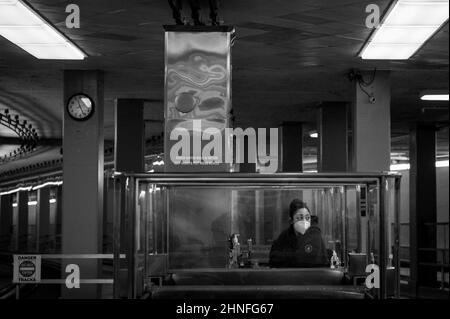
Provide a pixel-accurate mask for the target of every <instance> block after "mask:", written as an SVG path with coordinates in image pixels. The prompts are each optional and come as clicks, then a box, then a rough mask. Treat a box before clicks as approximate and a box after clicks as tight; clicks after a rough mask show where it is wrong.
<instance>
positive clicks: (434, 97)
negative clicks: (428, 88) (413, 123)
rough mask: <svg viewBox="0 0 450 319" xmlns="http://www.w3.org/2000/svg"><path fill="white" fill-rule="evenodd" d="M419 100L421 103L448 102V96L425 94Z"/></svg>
mask: <svg viewBox="0 0 450 319" xmlns="http://www.w3.org/2000/svg"><path fill="white" fill-rule="evenodd" d="M420 99H421V100H422V101H448V94H425V95H422V97H421V98H420Z"/></svg>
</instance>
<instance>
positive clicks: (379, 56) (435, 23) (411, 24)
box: [360, 0, 449, 60]
mask: <svg viewBox="0 0 450 319" xmlns="http://www.w3.org/2000/svg"><path fill="white" fill-rule="evenodd" d="M448 10H449V0H398V1H396V2H394V3H393V5H392V6H391V7H390V9H389V10H388V13H387V14H386V16H385V17H384V19H383V21H382V22H381V23H380V25H379V27H378V28H377V29H376V30H375V32H374V33H373V34H372V36H371V37H370V39H369V40H368V41H367V43H366V44H365V46H364V48H363V49H362V51H361V53H360V56H361V58H362V59H367V60H407V59H409V58H410V57H411V56H413V55H414V54H415V53H416V52H417V51H418V50H419V49H420V48H421V47H422V45H423V44H424V43H425V42H426V41H427V40H428V39H429V38H430V37H432V36H433V35H434V34H435V33H436V31H437V30H439V29H440V28H441V26H442V25H443V24H444V23H446V22H447V20H448V17H449V13H448Z"/></svg>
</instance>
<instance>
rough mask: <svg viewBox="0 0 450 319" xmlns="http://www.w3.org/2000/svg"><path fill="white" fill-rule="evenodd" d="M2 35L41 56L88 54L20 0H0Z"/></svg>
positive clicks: (61, 57)
mask: <svg viewBox="0 0 450 319" xmlns="http://www.w3.org/2000/svg"><path fill="white" fill-rule="evenodd" d="M0 35H1V36H3V37H4V38H6V39H7V40H9V41H11V42H12V43H14V44H16V45H17V46H19V47H20V48H22V49H24V50H25V51H27V52H28V53H30V54H31V55H33V56H35V57H36V58H38V59H52V60H83V59H84V58H85V57H86V54H85V53H84V52H83V51H81V50H80V49H79V48H78V47H77V46H76V45H75V44H73V43H72V42H71V41H70V40H69V39H68V38H66V37H65V36H64V35H63V34H62V33H61V32H59V31H58V30H57V29H56V28H54V27H53V26H52V25H51V24H49V23H48V22H47V21H46V20H45V19H43V18H42V17H41V16H40V15H39V14H38V13H37V12H35V11H34V10H33V9H32V8H30V7H29V6H28V5H26V4H25V3H24V2H22V1H20V0H0Z"/></svg>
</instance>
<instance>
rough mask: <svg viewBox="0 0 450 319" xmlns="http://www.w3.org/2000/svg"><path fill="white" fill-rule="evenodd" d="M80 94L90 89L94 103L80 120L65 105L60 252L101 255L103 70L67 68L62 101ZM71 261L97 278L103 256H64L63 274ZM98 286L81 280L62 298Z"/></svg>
mask: <svg viewBox="0 0 450 319" xmlns="http://www.w3.org/2000/svg"><path fill="white" fill-rule="evenodd" d="M77 93H84V94H87V95H88V96H89V97H90V98H91V99H93V102H94V106H95V108H94V111H93V114H92V115H91V116H90V117H89V118H88V119H86V120H84V121H77V120H74V119H73V118H72V117H70V115H69V114H68V112H67V110H66V108H65V107H64V112H63V113H64V131H63V151H64V162H63V181H64V183H63V210H62V253H63V254H98V253H101V251H102V217H103V176H104V159H103V156H104V147H103V143H104V138H103V118H104V116H103V74H102V73H101V72H100V71H77V70H74V71H72V70H70V71H65V72H64V101H63V105H64V106H65V105H66V104H67V102H68V101H69V99H70V97H71V96H73V95H74V94H77ZM67 264H77V265H78V266H79V268H80V275H81V278H83V279H98V278H99V275H100V272H99V266H100V265H101V260H95V259H94V260H87V259H76V260H69V259H68V260H64V262H63V264H62V265H63V267H62V272H63V276H64V278H65V276H66V275H67V274H66V273H65V268H66V265H67ZM99 288H100V287H99V286H97V285H92V284H90V285H83V284H81V287H80V288H79V289H67V288H66V286H65V285H64V286H63V287H62V297H63V298H98V297H100V295H99Z"/></svg>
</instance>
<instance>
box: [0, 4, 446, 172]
mask: <svg viewBox="0 0 450 319" xmlns="http://www.w3.org/2000/svg"><path fill="white" fill-rule="evenodd" d="M29 3H30V4H31V5H32V6H33V7H34V8H35V9H36V10H37V11H39V12H40V13H41V14H42V15H44V16H45V17H46V18H47V19H48V20H49V21H51V22H52V23H53V24H54V25H55V26H56V27H57V28H59V30H61V31H62V32H63V33H65V34H66V35H67V36H68V37H70V38H71V39H72V40H73V41H75V42H76V43H77V44H78V45H79V46H80V47H81V48H83V49H84V50H85V51H86V52H87V53H88V54H89V58H87V59H86V60H84V61H71V62H67V61H66V62H61V61H43V60H37V59H35V58H34V57H32V56H30V55H29V54H28V53H26V52H24V51H22V50H21V49H20V48H18V47H16V46H15V45H14V44H12V43H10V42H8V41H7V40H5V39H4V38H1V37H0V112H1V110H2V109H5V108H8V109H10V110H11V113H13V114H20V116H21V118H24V119H27V121H28V122H29V123H32V124H33V126H34V127H36V128H37V130H38V133H39V134H40V136H42V137H44V138H53V139H58V138H61V130H62V120H61V119H62V109H63V99H62V70H64V69H101V70H104V71H105V139H107V140H112V139H113V128H114V117H113V102H114V99H116V98H125V97H133V98H145V99H149V100H150V101H153V102H149V103H148V105H147V107H146V117H147V119H149V120H151V121H150V122H149V125H148V129H147V131H148V133H147V134H148V136H149V137H150V136H152V135H156V134H159V132H161V129H162V124H161V122H160V121H161V120H162V118H163V87H164V56H163V53H164V37H163V35H164V33H163V28H162V25H164V24H172V23H173V22H172V16H171V12H170V9H169V6H168V3H167V1H166V0H145V1H144V0H126V1H125V0H95V1H88V0H78V1H62V0H30V1H29ZM69 3H76V4H78V5H79V7H80V10H81V28H80V29H67V28H66V26H65V19H66V16H67V14H66V13H65V8H66V6H67V5H68V4H69ZM371 3H376V4H378V5H379V6H380V8H381V10H382V11H383V10H385V9H386V8H387V6H388V5H389V3H390V1H389V0H368V1H366V0H302V1H292V0H270V1H261V0H247V1H242V0H226V1H224V0H222V5H221V9H220V12H219V15H220V19H221V20H223V21H224V22H225V24H227V25H234V26H236V36H237V38H236V42H235V45H234V47H233V107H234V109H235V115H236V124H237V125H238V126H242V127H245V126H254V127H273V126H277V125H279V124H280V123H281V122H282V121H284V120H298V121H306V122H309V123H310V126H311V127H314V125H315V120H316V113H315V106H316V105H317V104H318V103H319V102H321V101H326V100H336V101H349V100H351V96H352V84H350V83H349V81H348V80H347V77H346V74H347V73H348V71H349V70H350V69H352V68H359V69H366V70H372V69H374V68H375V67H377V68H378V69H385V70H391V71H392V132H393V136H402V135H405V134H407V131H408V124H409V123H410V122H412V121H416V120H420V119H422V120H423V119H425V120H431V121H439V122H444V123H445V122H447V123H448V104H447V103H444V104H442V103H430V102H421V101H420V100H419V94H420V92H421V91H423V90H441V89H444V90H448V87H449V79H448V63H449V32H448V31H449V30H448V24H447V25H446V26H444V27H443V28H442V29H441V30H440V31H439V32H438V33H437V34H436V35H435V36H434V37H433V38H432V39H431V40H430V41H429V42H428V43H427V44H426V45H425V46H424V47H423V48H422V49H421V50H420V51H419V52H418V53H417V54H416V55H415V56H414V57H413V58H411V59H410V60H408V61H396V62H389V61H386V62H371V61H362V60H361V59H360V58H358V57H357V53H358V51H359V50H360V49H361V47H362V45H363V44H364V42H365V41H366V39H367V38H368V36H369V34H370V32H371V30H369V29H367V28H366V27H365V25H364V23H365V18H366V15H367V14H366V13H365V8H366V6H367V5H368V4H371ZM186 15H188V14H186ZM424 107H427V109H426V110H427V111H425V112H423V111H422V108H424ZM435 107H438V109H435ZM442 107H447V109H444V110H442V109H441V108H442ZM8 134H10V133H9V132H8V131H7V130H6V129H5V128H2V126H0V137H2V136H8ZM394 144H395V143H394ZM399 144H401V143H399ZM440 144H442V145H443V147H444V149H445V150H446V151H447V152H448V131H447V133H446V134H445V136H444V138H443V139H442V141H441V142H440ZM10 149H11V146H10V145H0V156H2V155H3V154H6V152H9V151H10ZM46 152H47V153H48V155H46V156H43V155H42V153H44V154H47V153H46ZM58 154H59V152H55V147H54V146H53V147H47V148H45V149H44V150H41V152H40V154H39V156H36V157H35V158H34V157H31V158H28V159H27V160H22V161H21V162H17V161H16V162H15V163H7V164H3V165H0V172H2V171H5V170H8V169H11V168H12V167H17V166H20V165H23V164H29V163H31V162H33V161H37V160H42V157H44V158H48V159H51V158H52V157H54V156H59V155H58ZM22 162H23V164H22Z"/></svg>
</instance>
